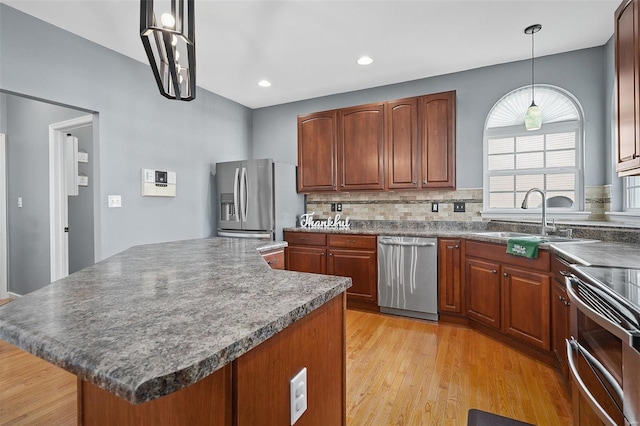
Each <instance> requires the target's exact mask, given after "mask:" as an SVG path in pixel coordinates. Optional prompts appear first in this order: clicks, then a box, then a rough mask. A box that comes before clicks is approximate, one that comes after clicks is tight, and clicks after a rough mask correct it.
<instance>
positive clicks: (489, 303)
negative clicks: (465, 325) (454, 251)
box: [465, 259, 501, 329]
mask: <svg viewBox="0 0 640 426" xmlns="http://www.w3.org/2000/svg"><path fill="white" fill-rule="evenodd" d="M466 277H467V286H466V288H465V293H466V298H467V300H466V306H467V316H468V317H469V318H472V319H475V320H476V321H480V322H482V323H484V324H486V325H489V326H491V327H494V328H497V329H499V328H500V305H501V301H500V264H499V263H495V262H490V261H484V260H479V259H467V261H466Z"/></svg>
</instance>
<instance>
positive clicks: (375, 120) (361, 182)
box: [315, 104, 384, 191]
mask: <svg viewBox="0 0 640 426" xmlns="http://www.w3.org/2000/svg"><path fill="white" fill-rule="evenodd" d="M339 117H340V119H339V124H338V129H339V134H338V147H339V151H338V158H339V165H340V167H339V171H340V177H341V184H340V190H341V191H351V190H358V189H367V190H370V189H384V130H383V127H384V108H383V104H371V105H361V106H357V107H353V108H346V109H341V110H340V114H339ZM315 161H320V159H316V160H315Z"/></svg>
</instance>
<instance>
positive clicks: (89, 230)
mask: <svg viewBox="0 0 640 426" xmlns="http://www.w3.org/2000/svg"><path fill="white" fill-rule="evenodd" d="M93 124H94V116H93V115H85V116H82V117H78V118H74V119H71V120H65V121H61V122H58V123H53V124H51V125H49V217H50V227H49V229H50V253H51V282H54V281H57V280H59V279H61V278H64V277H66V276H67V275H69V273H70V272H75V270H77V269H81V267H84V266H88V265H86V264H85V263H89V264H92V263H93V260H94V259H93V250H91V253H90V254H89V258H90V259H80V260H78V259H76V257H77V256H75V257H72V258H73V259H74V261H73V262H72V264H71V265H72V269H71V271H70V269H69V266H70V256H69V255H70V233H71V232H73V233H75V234H74V237H75V240H76V241H81V240H82V238H81V237H82V236H83V235H84V236H86V237H87V239H88V240H89V241H88V244H86V245H85V246H88V247H91V248H92V249H93V209H92V206H93V196H92V194H93V191H91V190H90V188H91V185H92V182H91V181H92V176H91V174H87V173H84V176H83V177H84V178H85V181H83V182H81V181H77V180H75V179H76V178H77V177H78V172H79V166H78V156H77V155H73V154H76V153H77V152H78V149H80V150H82V151H84V154H85V155H86V157H88V158H87V160H86V163H89V161H93V160H92V158H91V152H90V151H91V150H90V146H92V143H89V144H86V145H85V146H84V149H83V148H78V139H77V138H75V137H74V136H72V133H82V134H84V135H91V134H92V129H93ZM72 139H75V143H73V142H72ZM87 150H89V152H87ZM83 162H84V161H83ZM81 173H82V172H81ZM70 179H73V180H75V182H73V183H72V182H70ZM78 185H80V186H82V187H86V188H89V190H88V191H87V195H88V196H90V198H88V199H86V202H84V203H83V204H84V205H85V206H89V209H90V210H89V211H86V210H85V211H83V212H82V214H77V213H76V214H74V213H73V211H74V208H73V207H72V210H71V211H72V216H73V217H75V219H74V222H75V225H79V226H78V227H76V226H74V227H73V228H74V229H73V230H72V229H71V228H72V227H71V226H69V216H70V215H69V213H70V209H69V207H70V205H72V206H76V205H77V204H78V205H79V203H76V201H77V200H76V199H74V200H73V201H72V202H70V198H69V197H70V196H71V197H80V195H81V193H82V191H83V189H82V188H80V187H79V186H78ZM74 189H75V190H74ZM77 210H80V211H82V210H83V208H82V207H81V206H79V207H78V208H77ZM82 218H87V219H90V220H89V221H88V222H87V223H84V225H86V226H84V225H83V224H81V222H82V220H81V219H82ZM78 237H80V238H78ZM72 239H73V238H72ZM76 245H78V244H76ZM82 245H84V244H82ZM73 252H74V253H80V255H81V254H82V253H84V254H85V255H86V254H87V253H88V252H87V251H86V250H85V251H84V252H83V251H82V250H74V251H73ZM78 265H80V266H78Z"/></svg>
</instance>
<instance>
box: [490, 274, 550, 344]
mask: <svg viewBox="0 0 640 426" xmlns="http://www.w3.org/2000/svg"><path fill="white" fill-rule="evenodd" d="M550 283H551V278H550V277H549V275H548V274H541V273H538V272H532V271H525V270H523V269H518V268H513V267H510V266H503V267H502V296H503V302H502V314H503V316H502V330H503V331H504V332H505V333H507V334H508V335H510V336H512V337H515V338H517V339H520V340H522V341H524V342H526V343H528V344H530V345H532V346H537V347H539V348H541V349H545V350H549V349H550V344H551V328H550V318H551V316H550V312H549V311H550V307H549V291H550Z"/></svg>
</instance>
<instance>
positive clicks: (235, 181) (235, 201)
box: [233, 167, 240, 222]
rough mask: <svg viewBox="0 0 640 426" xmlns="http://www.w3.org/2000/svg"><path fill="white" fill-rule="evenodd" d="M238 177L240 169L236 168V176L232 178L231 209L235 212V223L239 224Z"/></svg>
mask: <svg viewBox="0 0 640 426" xmlns="http://www.w3.org/2000/svg"><path fill="white" fill-rule="evenodd" d="M239 177H240V169H239V168H237V167H236V174H235V176H234V178H233V208H234V209H235V210H236V211H235V216H236V222H240V214H239V212H238V178H239Z"/></svg>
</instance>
